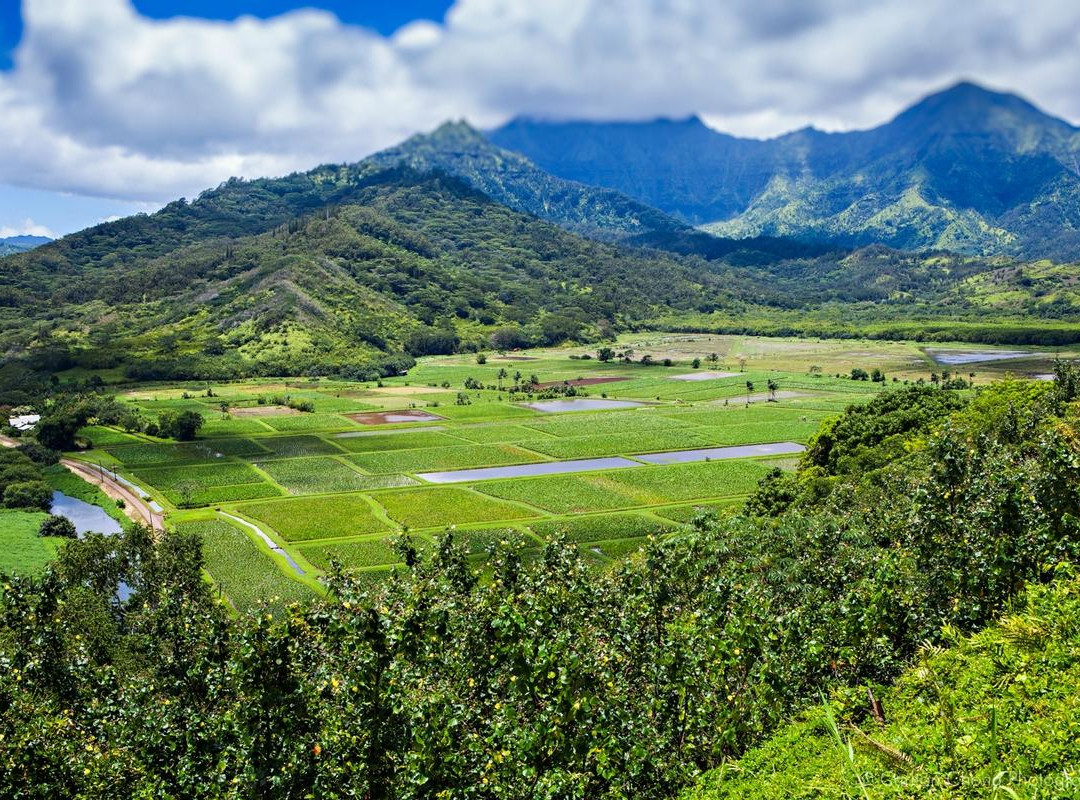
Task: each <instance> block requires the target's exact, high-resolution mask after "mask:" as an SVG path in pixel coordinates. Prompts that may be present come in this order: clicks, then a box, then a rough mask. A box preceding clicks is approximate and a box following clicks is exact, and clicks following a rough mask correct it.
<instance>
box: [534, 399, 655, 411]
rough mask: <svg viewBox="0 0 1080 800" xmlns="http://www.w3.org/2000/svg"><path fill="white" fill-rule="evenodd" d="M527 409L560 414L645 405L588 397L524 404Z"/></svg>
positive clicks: (631, 401) (629, 401)
mask: <svg viewBox="0 0 1080 800" xmlns="http://www.w3.org/2000/svg"><path fill="white" fill-rule="evenodd" d="M521 405H523V406H524V407H525V408H531V409H532V410H533V411H543V412H545V413H551V414H560V413H562V412H564V411H604V410H606V409H609V408H637V407H638V406H643V405H645V404H644V403H635V402H634V401H633V400H604V399H599V400H594V399H591V398H587V397H576V398H574V399H571V400H539V401H537V402H535V403H522V404H521Z"/></svg>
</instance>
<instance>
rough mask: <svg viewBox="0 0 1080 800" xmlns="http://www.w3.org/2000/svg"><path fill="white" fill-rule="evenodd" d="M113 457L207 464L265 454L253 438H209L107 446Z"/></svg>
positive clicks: (132, 462) (128, 462) (127, 461)
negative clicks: (230, 457) (172, 442)
mask: <svg viewBox="0 0 1080 800" xmlns="http://www.w3.org/2000/svg"><path fill="white" fill-rule="evenodd" d="M106 452H108V453H109V454H110V455H111V456H113V457H114V458H115V459H116V460H117V461H119V462H120V463H121V464H123V465H125V466H127V467H147V466H155V465H158V464H170V465H172V464H205V463H210V462H213V461H216V460H218V459H219V458H221V457H222V456H246V455H255V454H260V453H265V452H266V450H265V448H263V447H262V446H261V445H259V444H257V443H256V442H255V441H253V440H252V439H207V440H204V441H197V442H182V443H179V444H170V443H167V442H147V443H145V444H134V445H122V446H113V447H108V448H106Z"/></svg>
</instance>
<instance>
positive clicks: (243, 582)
mask: <svg viewBox="0 0 1080 800" xmlns="http://www.w3.org/2000/svg"><path fill="white" fill-rule="evenodd" d="M177 527H178V528H179V529H180V530H181V531H184V532H188V533H195V534H198V535H199V536H200V537H201V538H202V542H203V556H204V558H205V559H206V569H207V572H209V573H210V575H211V577H213V579H214V581H215V583H217V585H218V586H219V587H221V589H222V591H224V592H225V594H226V595H227V596H228V597H229V599H230V600H232V602H233V605H235V606H236V608H237V609H238V610H240V611H247V610H250V609H254V608H258V607H260V606H262V605H267V606H270V607H276V608H281V607H283V606H285V605H288V604H289V603H292V602H303V601H305V600H310V599H311V598H313V597H315V593H314V592H313V591H312V590H311V589H310V588H309V587H308V586H306V585H305V584H303V583H301V582H299V581H295V580H293V579H292V578H290V577H288V576H287V575H285V574H284V573H282V572H281V570H280V569H278V567H277V564H275V563H274V561H273V560H272V559H271V558H270V556H269V555H268V554H267V553H265V552H263V551H262V550H261V549H260V548H259V546H258V545H256V544H255V542H253V541H252V540H251V539H250V538H249V537H248V535H247V534H246V533H244V532H243V531H241V530H240V529H238V528H235V527H233V526H232V525H230V524H229V523H227V522H223V521H222V520H217V519H214V520H202V521H198V522H182V523H180V524H179V525H178V526H177Z"/></svg>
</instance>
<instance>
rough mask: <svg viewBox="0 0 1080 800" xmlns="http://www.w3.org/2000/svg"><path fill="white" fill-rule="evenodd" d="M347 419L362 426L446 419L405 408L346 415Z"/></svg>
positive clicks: (417, 409) (416, 409)
mask: <svg viewBox="0 0 1080 800" xmlns="http://www.w3.org/2000/svg"><path fill="white" fill-rule="evenodd" d="M345 416H346V417H348V418H349V419H351V420H352V421H353V422H359V423H360V424H361V425H393V424H394V423H396V422H436V421H438V420H442V419H445V417H440V416H439V415H438V414H432V413H431V412H430V411H422V410H420V409H419V408H403V409H401V410H400V411H364V412H362V413H357V414H346V415H345Z"/></svg>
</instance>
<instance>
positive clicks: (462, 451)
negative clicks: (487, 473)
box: [351, 444, 543, 474]
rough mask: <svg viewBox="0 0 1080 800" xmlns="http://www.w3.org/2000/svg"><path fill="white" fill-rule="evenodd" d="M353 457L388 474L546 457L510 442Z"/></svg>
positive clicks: (371, 470) (488, 465)
mask: <svg viewBox="0 0 1080 800" xmlns="http://www.w3.org/2000/svg"><path fill="white" fill-rule="evenodd" d="M351 460H352V461H354V462H356V463H357V464H359V465H360V466H361V467H363V468H364V469H365V470H367V471H368V472H373V473H379V474H385V473H388V472H433V471H436V470H453V469H467V468H469V467H493V466H499V465H501V464H525V463H529V462H532V461H541V460H543V459H542V457H541V456H538V455H536V454H535V453H530V452H528V451H527V450H523V449H521V448H520V447H514V446H513V445H508V444H475V445H469V444H463V445H460V446H457V447H427V448H419V449H417V450H389V451H385V452H377V453H360V454H358V455H355V456H351Z"/></svg>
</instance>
